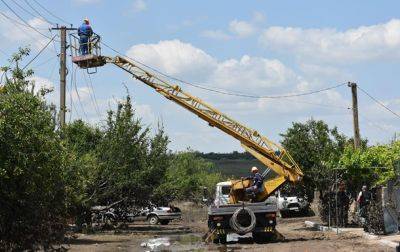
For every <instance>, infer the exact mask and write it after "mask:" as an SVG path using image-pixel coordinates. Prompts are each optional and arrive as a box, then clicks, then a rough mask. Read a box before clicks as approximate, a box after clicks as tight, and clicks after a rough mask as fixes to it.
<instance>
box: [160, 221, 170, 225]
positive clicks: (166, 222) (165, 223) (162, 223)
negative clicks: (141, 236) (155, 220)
mask: <svg viewBox="0 0 400 252" xmlns="http://www.w3.org/2000/svg"><path fill="white" fill-rule="evenodd" d="M160 223H161V225H168V223H169V220H160Z"/></svg>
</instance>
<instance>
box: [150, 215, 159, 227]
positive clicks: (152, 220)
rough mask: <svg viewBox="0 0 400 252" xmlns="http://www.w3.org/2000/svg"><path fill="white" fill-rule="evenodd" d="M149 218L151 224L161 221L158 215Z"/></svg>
mask: <svg viewBox="0 0 400 252" xmlns="http://www.w3.org/2000/svg"><path fill="white" fill-rule="evenodd" d="M148 220H149V224H150V225H156V224H158V222H159V219H158V217H157V215H151V216H150V217H149V218H148Z"/></svg>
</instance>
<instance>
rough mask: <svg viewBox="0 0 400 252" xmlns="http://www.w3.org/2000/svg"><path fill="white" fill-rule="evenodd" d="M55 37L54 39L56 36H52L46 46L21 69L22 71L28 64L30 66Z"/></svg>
mask: <svg viewBox="0 0 400 252" xmlns="http://www.w3.org/2000/svg"><path fill="white" fill-rule="evenodd" d="M55 37H56V35H54V36H53V37H52V38H51V39H50V41H49V42H47V44H46V45H45V46H44V47H43V48H42V49H40V51H39V52H38V53H37V54H36V55H35V57H33V59H31V60H30V61H29V62H28V63H27V64H26V65H25V66H24V67H23V68H22V70H25V68H26V67H27V66H29V64H31V63H32V62H33V61H34V60H35V59H36V58H37V57H39V55H40V54H41V53H42V52H43V51H44V50H45V49H46V48H47V46H49V45H50V43H51V42H52V41H53V40H54V38H55Z"/></svg>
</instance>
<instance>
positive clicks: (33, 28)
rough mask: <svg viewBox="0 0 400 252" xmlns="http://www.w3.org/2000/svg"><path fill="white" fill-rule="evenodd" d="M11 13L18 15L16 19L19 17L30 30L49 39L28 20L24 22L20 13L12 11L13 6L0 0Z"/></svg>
mask: <svg viewBox="0 0 400 252" xmlns="http://www.w3.org/2000/svg"><path fill="white" fill-rule="evenodd" d="M0 1H1V2H2V3H3V4H4V5H5V6H6V7H7V8H8V9H9V10H10V11H11V12H12V13H14V15H15V16H17V17H18V19H20V20H21V21H22V22H23V23H24V24H26V25H27V26H28V27H29V28H31V29H32V30H34V31H36V32H37V33H39V34H40V35H42V36H43V37H46V38H48V39H51V38H50V37H49V36H47V35H45V34H43V33H42V32H40V31H39V30H38V29H36V28H35V27H33V26H32V25H30V24H29V23H28V22H26V21H25V20H24V19H23V18H22V17H21V16H20V15H18V13H17V12H15V11H14V9H13V8H11V7H10V6H9V5H8V4H7V3H6V2H5V1H4V0H0Z"/></svg>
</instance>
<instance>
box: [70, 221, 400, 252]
mask: <svg viewBox="0 0 400 252" xmlns="http://www.w3.org/2000/svg"><path fill="white" fill-rule="evenodd" d="M305 220H311V221H317V220H318V217H303V218H288V219H279V220H278V226H277V229H278V231H279V232H280V233H281V234H282V235H283V236H284V237H285V240H284V241H281V242H276V243H267V244H256V243H253V241H252V239H251V238H245V237H244V238H240V239H239V240H238V241H231V242H229V244H227V245H215V244H205V243H204V242H203V241H202V236H203V235H204V232H202V230H206V229H207V227H206V222H203V221H202V220H201V219H197V220H193V221H192V222H190V223H189V222H187V221H186V222H182V221H179V222H172V223H171V224H170V225H167V226H158V225H156V226H150V225H148V224H147V223H135V224H132V225H129V228H128V229H125V230H121V231H118V232H115V231H109V232H102V233H97V234H93V235H84V234H78V238H77V239H73V240H72V241H71V244H70V245H69V246H68V248H69V249H70V251H117V250H118V251H296V252H297V251H324V252H328V251H393V249H391V248H388V247H384V246H381V245H379V244H377V243H376V242H375V241H371V240H365V239H363V238H362V237H361V235H354V234H348V233H343V234H339V235H336V234H335V233H333V232H321V231H315V230H312V229H309V228H306V227H305V225H304V221H305ZM234 238H235V237H234ZM236 238H237V237H236Z"/></svg>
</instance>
